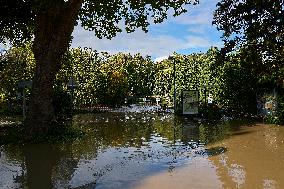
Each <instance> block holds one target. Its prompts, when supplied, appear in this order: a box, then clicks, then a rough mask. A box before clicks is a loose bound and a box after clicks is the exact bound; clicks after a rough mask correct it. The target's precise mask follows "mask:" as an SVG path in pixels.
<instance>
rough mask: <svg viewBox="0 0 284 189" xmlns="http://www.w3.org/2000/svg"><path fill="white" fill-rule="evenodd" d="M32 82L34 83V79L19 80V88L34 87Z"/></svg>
mask: <svg viewBox="0 0 284 189" xmlns="http://www.w3.org/2000/svg"><path fill="white" fill-rule="evenodd" d="M32 84H33V81H32V80H29V81H19V82H18V88H19V89H24V88H26V87H27V88H31V87H32Z"/></svg>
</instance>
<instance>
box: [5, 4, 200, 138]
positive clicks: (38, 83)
mask: <svg viewBox="0 0 284 189" xmlns="http://www.w3.org/2000/svg"><path fill="white" fill-rule="evenodd" d="M196 3H198V0H139V1H135V0H114V1H96V0H2V1H1V8H0V42H3V41H5V40H7V39H8V40H10V41H12V42H19V41H23V40H27V39H32V40H33V53H34V56H35V62H36V72H35V75H34V79H33V86H32V94H31V101H30V104H29V112H28V115H27V119H26V125H27V131H28V134H34V133H38V134H41V133H45V132H47V130H48V128H50V127H49V126H50V124H51V122H52V120H53V119H54V109H53V106H52V94H53V84H54V80H55V76H56V73H57V72H58V71H59V70H60V67H61V59H62V58H63V56H64V53H65V52H66V50H67V48H68V46H69V44H70V40H71V34H72V31H73V29H74V26H75V25H76V24H78V23H80V24H81V25H82V26H83V27H84V28H85V29H88V30H92V31H94V32H95V34H96V36H97V37H99V38H102V37H107V38H112V37H113V36H115V35H116V33H117V32H121V31H122V28H121V27H122V26H121V25H122V24H121V23H122V22H124V27H125V29H126V31H127V32H132V31H134V30H135V29H136V28H141V29H142V30H144V31H147V26H148V25H149V22H150V20H153V21H154V23H160V22H162V21H163V20H164V19H165V18H167V12H168V10H169V9H171V8H172V9H173V15H174V16H177V15H179V14H181V13H184V12H186V10H185V8H184V7H183V6H184V5H186V4H196ZM79 20H80V21H79Z"/></svg>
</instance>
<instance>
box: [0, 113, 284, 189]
mask: <svg viewBox="0 0 284 189" xmlns="http://www.w3.org/2000/svg"><path fill="white" fill-rule="evenodd" d="M74 124H75V125H76V127H80V128H82V129H83V130H85V131H86V132H87V133H88V134H87V136H85V137H84V138H82V139H80V140H76V141H74V142H72V143H64V144H28V145H2V146H0V175H1V176H0V188H5V189H6V188H7V189H8V188H31V189H39V188H40V189H45V188H46V189H48V188H77V189H79V188H80V189H83V188H84V189H91V188H92V189H104V188H115V189H119V188H121V189H128V188H129V189H130V188H131V189H132V188H133V189H146V188H147V189H159V188H163V189H167V188H169V189H172V188H175V189H191V188H192V189H202V188H208V189H212V188H252V189H254V188H284V127H283V126H273V125H263V124H257V125H240V123H236V122H232V123H222V124H221V123H218V124H217V123H216V124H195V123H193V122H191V121H190V120H188V119H186V118H177V117H174V116H173V115H172V114H164V113H160V114H158V113H139V114H136V113H102V114H90V115H86V114H85V115H77V116H76V117H75V120H74Z"/></svg>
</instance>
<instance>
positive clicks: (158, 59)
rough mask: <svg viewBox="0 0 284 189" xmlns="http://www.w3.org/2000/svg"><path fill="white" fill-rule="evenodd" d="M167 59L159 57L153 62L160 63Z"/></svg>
mask: <svg viewBox="0 0 284 189" xmlns="http://www.w3.org/2000/svg"><path fill="white" fill-rule="evenodd" d="M167 58H169V57H168V56H161V57H158V58H155V60H154V62H161V61H163V60H165V59H167Z"/></svg>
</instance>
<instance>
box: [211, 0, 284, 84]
mask: <svg viewBox="0 0 284 189" xmlns="http://www.w3.org/2000/svg"><path fill="white" fill-rule="evenodd" d="M283 18H284V9H283V0H275V1H270V0H261V1H249V0H244V1H232V0H222V1H220V2H219V3H218V4H217V10H216V11H215V14H214V23H215V25H216V26H217V28H218V29H219V30H222V31H223V32H224V33H223V39H224V41H225V46H226V48H227V51H229V52H230V51H232V50H240V52H239V53H240V54H242V56H243V58H244V61H245V62H246V63H247V64H249V65H251V66H252V67H253V70H252V71H254V72H255V74H256V75H257V76H258V79H259V81H260V82H272V83H274V85H278V84H279V83H281V82H282V81H283V78H284V74H283V66H284V64H283V62H284V61H283V60H284V59H283V57H284V47H283V43H284V27H283V26H284V19H283Z"/></svg>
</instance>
